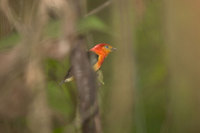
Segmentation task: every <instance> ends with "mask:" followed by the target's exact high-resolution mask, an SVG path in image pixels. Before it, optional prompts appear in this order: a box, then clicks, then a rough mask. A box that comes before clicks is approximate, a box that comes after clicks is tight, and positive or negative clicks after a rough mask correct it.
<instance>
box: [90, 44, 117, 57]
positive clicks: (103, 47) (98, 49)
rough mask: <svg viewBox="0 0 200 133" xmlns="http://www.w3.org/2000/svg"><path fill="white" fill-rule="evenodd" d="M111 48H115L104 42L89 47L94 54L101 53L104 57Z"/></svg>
mask: <svg viewBox="0 0 200 133" xmlns="http://www.w3.org/2000/svg"><path fill="white" fill-rule="evenodd" d="M113 50H116V48H113V47H112V46H110V45H109V44H106V43H100V44H97V45H95V46H94V47H93V48H91V49H90V51H93V52H95V53H96V54H98V55H102V56H104V57H106V56H107V55H108V54H109V53H110V52H112V51H113Z"/></svg>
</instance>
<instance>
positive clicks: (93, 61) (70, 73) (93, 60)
mask: <svg viewBox="0 0 200 133" xmlns="http://www.w3.org/2000/svg"><path fill="white" fill-rule="evenodd" d="M87 55H88V58H89V61H90V64H91V65H92V66H93V65H94V64H96V63H97V61H98V57H99V56H98V55H97V54H95V53H94V52H92V51H88V52H87ZM71 80H73V67H70V68H69V70H68V71H67V74H66V75H65V77H64V80H63V81H62V82H61V84H62V83H64V82H70V81H71Z"/></svg>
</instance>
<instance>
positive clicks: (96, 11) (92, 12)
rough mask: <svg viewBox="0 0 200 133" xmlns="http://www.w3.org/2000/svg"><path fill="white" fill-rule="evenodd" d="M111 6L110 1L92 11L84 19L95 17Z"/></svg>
mask: <svg viewBox="0 0 200 133" xmlns="http://www.w3.org/2000/svg"><path fill="white" fill-rule="evenodd" d="M110 4H111V1H110V0H108V1H106V2H105V3H103V4H102V5H101V6H99V7H97V8H95V9H93V10H92V11H90V12H89V13H87V14H86V15H85V16H84V17H88V16H91V15H94V14H96V13H98V12H100V11H101V10H102V9H104V8H106V7H107V6H109V5H110Z"/></svg>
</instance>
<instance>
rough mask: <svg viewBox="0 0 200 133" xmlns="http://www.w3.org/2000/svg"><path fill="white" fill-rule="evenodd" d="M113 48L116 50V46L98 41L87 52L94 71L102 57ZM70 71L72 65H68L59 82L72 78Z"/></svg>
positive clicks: (99, 65)
mask: <svg viewBox="0 0 200 133" xmlns="http://www.w3.org/2000/svg"><path fill="white" fill-rule="evenodd" d="M114 50H116V48H113V47H112V46H111V45H109V44H106V43H100V44H97V45H95V46H94V47H93V48H91V49H90V50H89V51H88V52H87V55H88V58H89V61H90V64H91V65H92V66H93V69H94V71H95V72H97V71H98V70H99V69H100V68H101V66H102V64H103V62H104V59H105V58H106V57H107V56H108V54H109V53H110V52H112V51H114ZM72 72H73V67H70V69H69V70H68V71H67V74H66V76H65V77H64V80H63V81H62V82H61V84H62V83H65V82H70V81H72V80H73V73H72Z"/></svg>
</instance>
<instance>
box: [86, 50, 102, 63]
mask: <svg viewBox="0 0 200 133" xmlns="http://www.w3.org/2000/svg"><path fill="white" fill-rule="evenodd" d="M87 54H88V58H89V61H90V64H91V65H92V66H93V65H94V64H96V63H97V61H98V58H99V56H98V55H97V54H96V53H94V52H92V51H88V52H87Z"/></svg>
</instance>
